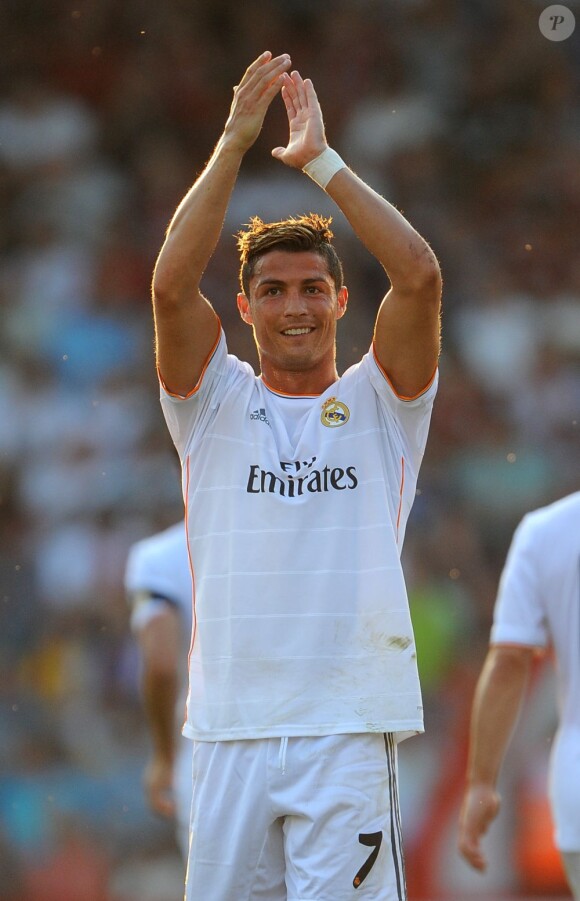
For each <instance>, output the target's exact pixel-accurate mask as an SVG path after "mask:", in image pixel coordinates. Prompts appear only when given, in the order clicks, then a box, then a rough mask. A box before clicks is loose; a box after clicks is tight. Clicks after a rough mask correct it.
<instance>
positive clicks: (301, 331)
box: [282, 327, 314, 335]
mask: <svg viewBox="0 0 580 901" xmlns="http://www.w3.org/2000/svg"><path fill="white" fill-rule="evenodd" d="M313 331H314V329H313V328H309V327H308V328H306V327H302V328H287V329H284V331H283V332H282V334H283V335H309V334H310V332H313Z"/></svg>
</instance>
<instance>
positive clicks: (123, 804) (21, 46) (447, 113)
mask: <svg viewBox="0 0 580 901" xmlns="http://www.w3.org/2000/svg"><path fill="white" fill-rule="evenodd" d="M546 5H548V4H547V3H538V2H535V0H326V2H324V0H284V2H282V0H268V2H257V0H245V2H243V3H242V2H239V0H164V2H157V3H154V2H151V0H125V2H123V3H119V2H113V0H66V2H64V0H50V2H48V0H3V3H2V5H1V6H0V47H1V52H0V175H1V178H0V205H1V209H2V215H1V216H0V295H1V304H2V315H1V319H0V422H1V426H0V504H1V506H0V514H1V519H0V529H1V534H2V540H1V542H0V577H1V592H0V598H1V604H0V901H137V899H138V901H146V899H149V901H174V899H177V898H179V897H180V891H181V888H180V887H181V882H182V876H181V867H180V863H179V860H178V857H177V852H176V849H175V845H174V841H173V835H172V830H171V828H170V827H169V826H168V825H167V824H165V823H162V822H161V821H159V820H157V819H155V818H154V817H153V816H152V815H150V814H149V813H148V812H147V810H146V807H145V804H144V800H143V797H142V793H141V769H142V766H143V763H144V761H145V759H146V756H147V738H146V735H145V731H144V726H143V718H142V713H141V708H140V701H139V690H138V681H139V668H138V659H137V654H136V650H135V646H134V643H133V640H132V638H131V636H130V634H129V630H128V612H127V609H126V601H125V598H124V591H123V584H122V582H123V568H124V564H125V558H126V553H127V549H128V547H129V545H130V544H131V543H132V542H133V541H135V540H136V539H138V538H141V537H143V536H145V535H147V534H149V533H152V532H154V531H156V530H157V529H159V528H161V527H162V526H164V525H167V524H169V523H171V522H173V521H174V520H176V519H177V518H178V517H179V516H180V514H181V496H180V488H179V484H178V473H177V468H176V465H175V456H174V453H173V451H172V448H171V447H170V445H169V440H168V437H167V435H166V431H165V425H164V422H163V420H162V416H161V412H160V408H159V405H158V391H157V385H156V379H155V372H154V364H153V353H152V323H151V315H150V303H149V282H150V275H151V270H152V266H153V263H154V259H155V256H156V254H157V251H158V249H159V247H160V244H161V241H162V239H163V234H164V230H165V227H166V225H167V222H168V220H169V218H170V216H171V214H172V212H173V210H174V208H175V206H176V204H177V202H178V201H179V199H180V197H181V195H182V194H183V192H184V190H185V188H186V187H187V186H188V185H189V183H191V182H192V181H193V180H194V178H195V176H196V175H197V173H198V172H199V171H200V168H201V167H202V166H203V164H204V162H205V161H206V159H207V158H208V156H209V154H210V152H211V150H212V147H213V144H214V143H215V141H216V140H217V137H218V135H219V133H220V130H221V127H222V125H223V122H224V120H225V116H226V114H227V110H228V108H229V104H230V100H231V90H232V86H233V85H234V84H235V83H236V82H237V80H238V79H239V77H240V75H241V73H242V71H243V70H244V68H245V67H246V65H247V64H248V63H249V62H250V61H251V60H252V59H253V58H254V57H255V56H257V54H258V53H259V52H261V51H262V50H264V49H270V50H272V51H273V52H274V53H279V52H282V51H288V52H290V53H291V55H292V57H293V61H294V64H295V65H296V66H297V67H298V68H300V70H301V71H302V72H303V74H305V75H309V76H311V77H312V78H313V80H314V83H315V86H316V88H317V91H318V93H319V96H320V99H321V103H322V107H323V110H324V112H325V119H326V124H327V133H328V136H329V140H330V141H331V143H332V144H333V145H334V146H335V147H336V148H337V149H338V150H339V152H341V153H342V154H343V155H344V156H345V158H346V159H347V160H348V161H349V163H350V164H351V165H352V166H353V168H355V169H356V170H357V171H358V172H359V173H360V174H361V175H362V176H363V177H366V178H367V179H368V180H370V182H371V183H372V184H373V185H374V186H375V187H376V188H377V189H378V190H380V191H381V192H383V193H384V194H385V196H387V197H388V198H389V199H390V200H391V201H393V202H394V203H395V204H396V205H397V206H399V207H400V208H401V209H403V210H404V212H405V214H406V215H407V216H408V217H409V218H410V220H411V221H412V222H413V223H414V224H415V225H416V226H417V228H418V229H419V231H420V232H421V233H422V234H423V235H425V236H426V237H427V239H428V240H429V241H430V242H431V243H432V245H433V247H434V249H435V251H436V253H437V255H438V257H439V259H440V261H441V265H442V269H443V273H444V278H445V293H444V317H445V318H444V350H443V356H442V359H441V375H442V379H441V388H440V391H439V396H438V399H437V401H436V404H435V412H434V417H433V425H432V430H431V437H430V440H429V443H428V448H427V453H426V457H425V462H424V465H423V469H422V472H421V476H420V480H419V493H418V497H417V501H416V504H415V508H414V511H413V513H412V516H411V520H410V524H409V528H408V537H407V542H406V549H405V565H406V573H407V580H408V585H409V590H410V596H411V604H412V612H413V618H414V623H415V628H416V632H417V643H418V646H419V663H420V667H421V670H422V678H423V685H424V694H425V706H426V725H427V733H426V735H425V736H423V737H421V738H416V739H413V740H412V741H409V742H406V743H405V744H403V745H402V746H401V792H402V803H403V826H404V832H405V838H406V849H407V876H408V883H409V891H410V898H411V899H425V901H427V899H429V901H443V899H449V898H458V899H459V898H461V899H469V898H478V899H480V901H484V899H485V901H491V899H493V901H496V899H500V898H508V897H509V898H512V897H513V898H515V897H524V896H525V897H528V898H535V897H540V896H541V897H543V898H550V899H555V898H559V897H560V896H562V897H567V893H566V890H565V884H564V881H563V878H562V874H561V871H560V869H559V865H558V859H557V856H556V855H555V853H554V851H553V848H552V846H551V838H550V828H551V827H550V822H549V814H548V812H547V809H546V804H545V797H544V789H545V772H546V760H547V755H548V752H549V747H550V742H551V738H552V734H553V729H554V724H555V708H554V695H553V686H552V680H551V676H550V671H549V667H546V666H545V665H543V666H539V667H538V670H537V673H536V677H535V680H534V684H533V686H532V688H531V693H532V694H533V696H534V697H533V698H532V699H531V701H530V703H529V704H528V705H527V707H526V713H525V715H524V717H523V719H522V721H521V723H520V726H519V728H518V732H517V735H516V737H515V740H514V746H513V747H512V751H511V753H510V756H509V760H508V763H507V765H506V767H505V770H504V773H503V779H502V786H503V793H504V808H503V810H502V814H501V819H500V821H498V822H497V823H496V825H495V827H494V830H493V833H492V836H491V837H490V839H489V842H488V847H489V850H490V856H491V861H492V863H491V866H490V871H489V873H488V874H487V875H486V876H484V877H481V876H479V875H476V874H472V873H471V872H470V871H469V870H468V868H467V866H466V865H465V864H464V863H463V862H462V861H460V860H459V859H458V858H457V855H456V852H455V823H456V819H457V811H458V802H459V796H460V792H461V787H462V776H463V771H464V765H465V745H466V736H467V719H468V712H469V705H470V702H471V693H472V690H473V685H474V681H475V679H476V676H477V674H478V672H479V668H480V666H481V663H482V660H483V656H484V653H485V649H486V643H487V638H488V633H489V627H490V617H491V611H492V606H493V601H494V594H495V588H496V584H497V578H498V575H499V572H500V569H501V567H502V564H503V562H504V558H505V553H506V550H507V546H508V543H509V540H510V538H511V534H512V531H513V529H514V527H515V525H516V524H517V522H518V520H519V518H520V517H521V516H522V514H523V513H524V512H526V511H527V510H528V509H530V508H532V507H535V506H538V505H541V504H543V503H547V502H550V501H552V500H553V499H555V498H557V497H560V496H561V495H563V494H565V493H567V492H569V491H572V490H577V489H578V487H579V473H578V460H579V437H578V436H579V430H580V424H579V422H580V305H579V300H580V254H579V253H578V222H579V221H580V218H579V213H580V167H579V165H578V159H579V150H580V106H579V104H578V96H579V93H578V89H579V76H580V52H579V39H578V31H579V30H578V29H577V30H576V32H575V33H574V35H573V36H572V37H571V38H569V39H568V40H567V41H564V42H561V43H556V42H551V41H548V40H546V38H545V37H543V36H542V34H541V33H540V31H539V28H538V16H539V14H540V12H541V11H542V9H543V8H544V7H545V6H546ZM567 5H568V7H569V8H571V9H573V10H574V11H575V12H576V18H577V19H578V15H579V10H578V5H577V2H576V0H575V2H568V4H567ZM285 133H286V129H285V120H284V113H283V108H282V104H281V103H276V104H275V106H274V108H273V109H272V110H271V111H270V113H269V115H268V117H267V119H266V123H265V126H264V130H263V133H262V135H261V137H260V139H259V141H258V142H257V144H256V145H255V147H254V148H253V149H252V150H251V152H250V153H249V154H248V156H247V158H246V160H245V163H244V166H243V171H242V174H241V177H240V180H239V184H238V186H237V189H236V192H235V195H234V198H233V202H232V205H231V209H230V212H229V215H228V220H227V223H226V228H225V230H224V235H223V240H222V242H221V245H220V247H219V250H218V253H217V254H216V257H215V259H214V261H213V262H212V264H211V266H210V268H209V269H208V271H207V274H206V278H205V282H204V288H205V292H206V294H207V295H208V296H209V297H211V298H212V299H213V300H214V302H215V305H216V307H217V308H218V310H219V312H220V315H221V316H222V319H223V321H224V323H225V327H226V330H227V333H228V336H229V344H230V348H231V349H232V350H233V351H234V352H237V353H238V354H239V355H241V356H245V357H246V358H248V359H250V360H255V355H254V351H253V347H252V339H251V334H250V332H249V330H248V329H247V328H246V326H244V325H243V323H242V322H241V321H240V320H239V318H238V316H237V312H236V310H235V305H234V302H233V300H234V295H235V291H236V279H237V263H236V251H235V242H234V240H233V238H232V237H231V236H232V235H233V233H234V232H235V231H236V230H237V229H238V228H239V227H240V225H241V224H242V223H244V222H246V221H247V220H248V218H249V217H250V215H252V214H254V213H258V214H260V215H261V216H263V217H264V218H277V217H279V216H283V215H286V214H289V213H300V212H305V211H309V210H311V209H312V210H316V211H320V212H322V213H328V212H332V209H331V207H330V205H329V202H328V201H327V199H326V197H325V196H324V195H323V194H322V193H321V192H320V191H319V190H318V189H317V188H316V187H315V186H314V185H313V184H311V183H310V182H309V181H308V180H307V179H305V178H303V177H302V176H301V175H300V174H298V173H295V172H290V171H287V170H284V169H283V168H282V167H281V166H280V164H279V163H276V162H275V161H273V160H272V159H271V158H270V149H271V147H273V146H276V145H278V144H281V143H282V142H283V141H284V136H285ZM334 227H335V233H336V243H337V246H338V248H339V251H340V252H341V254H342V256H343V258H344V260H345V264H346V280H347V284H348V285H349V288H350V295H351V305H350V308H349V314H348V316H347V317H346V319H345V320H343V323H342V324H341V331H340V365H341V368H344V367H345V366H347V365H348V364H350V363H351V362H352V361H354V360H356V359H358V358H359V356H360V355H361V354H362V353H363V352H364V351H365V350H366V348H367V346H368V344H369V341H370V326H371V322H372V320H373V317H374V312H375V310H376V307H377V303H378V300H379V298H380V297H381V296H382V294H383V292H384V290H385V287H386V281H385V277H384V275H383V273H382V271H381V270H380V268H379V267H378V265H377V264H376V263H375V261H374V260H373V259H372V258H369V256H368V255H367V254H366V253H365V252H364V251H362V250H361V248H360V247H359V246H358V245H357V243H356V242H355V241H354V240H353V239H352V237H351V236H350V235H349V233H348V230H347V229H346V228H345V223H344V221H343V220H342V219H341V217H340V216H336V218H335V221H334ZM232 901H235V899H232Z"/></svg>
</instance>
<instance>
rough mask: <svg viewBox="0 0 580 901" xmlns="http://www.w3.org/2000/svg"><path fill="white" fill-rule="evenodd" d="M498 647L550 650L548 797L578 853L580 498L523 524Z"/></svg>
mask: <svg viewBox="0 0 580 901" xmlns="http://www.w3.org/2000/svg"><path fill="white" fill-rule="evenodd" d="M491 640H492V643H494V644H518V645H529V646H532V647H540V648H545V647H547V646H548V645H550V644H552V645H553V647H554V651H555V656H556V662H557V676H558V695H559V697H558V701H559V709H560V725H559V729H558V734H557V736H556V740H555V742H554V746H553V750H552V760H551V772H550V797H551V801H552V808H553V813H554V820H555V824H556V843H557V845H558V847H559V848H560V849H561V850H562V851H580V492H578V493H576V494H572V495H569V496H568V497H566V498H564V499H563V500H560V501H557V502H556V503H554V504H551V505H550V506H548V507H544V508H542V509H541V510H536V511H534V512H533V513H529V514H528V515H527V516H525V517H524V519H523V520H522V522H521V523H520V525H519V526H518V528H517V529H516V532H515V534H514V538H513V541H512V544H511V547H510V551H509V554H508V557H507V561H506V565H505V568H504V571H503V573H502V577H501V580H500V586H499V593H498V598H497V602H496V609H495V617H494V624H493V629H492V634H491Z"/></svg>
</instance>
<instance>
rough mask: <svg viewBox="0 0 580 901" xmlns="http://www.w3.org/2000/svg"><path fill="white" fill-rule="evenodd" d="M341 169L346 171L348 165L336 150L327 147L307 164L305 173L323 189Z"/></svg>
mask: <svg viewBox="0 0 580 901" xmlns="http://www.w3.org/2000/svg"><path fill="white" fill-rule="evenodd" d="M341 169H346V163H345V161H344V160H343V159H341V157H340V156H339V155H338V153H337V152H336V150H332V149H331V148H330V147H327V148H326V150H323V151H322V153H320V154H319V155H318V156H315V157H314V159H313V160H310V162H309V163H306V165H305V166H304V168H303V169H302V171H303V172H305V173H306V175H308V176H309V177H310V178H311V179H312V181H315V182H316V184H317V185H320V187H321V188H326V186H327V184H328V182H329V181H330V179H331V178H332V176H333V175H336V173H337V172H339V171H340V170H341Z"/></svg>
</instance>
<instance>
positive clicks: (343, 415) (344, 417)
mask: <svg viewBox="0 0 580 901" xmlns="http://www.w3.org/2000/svg"><path fill="white" fill-rule="evenodd" d="M349 419H350V410H349V409H348V407H347V405H346V404H343V403H342V401H340V400H337V399H336V397H329V398H328V399H327V400H325V401H324V403H323V405H322V413H321V415H320V421H321V423H322V425H325V426H327V427H328V428H329V429H336V428H338V426H339V425H344V424H345V422H348V420H349Z"/></svg>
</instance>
